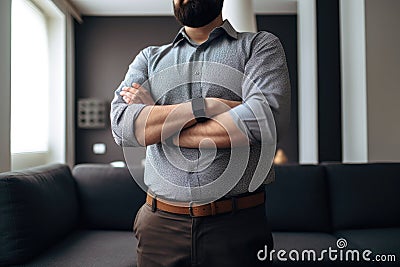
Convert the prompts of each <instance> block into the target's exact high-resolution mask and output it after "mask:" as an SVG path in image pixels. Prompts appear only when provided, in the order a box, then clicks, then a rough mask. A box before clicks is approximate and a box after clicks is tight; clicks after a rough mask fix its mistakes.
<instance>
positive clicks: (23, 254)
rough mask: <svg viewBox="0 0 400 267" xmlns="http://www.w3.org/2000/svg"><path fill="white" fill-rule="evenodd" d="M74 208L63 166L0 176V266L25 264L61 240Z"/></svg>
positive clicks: (74, 214) (70, 184) (74, 218)
mask: <svg viewBox="0 0 400 267" xmlns="http://www.w3.org/2000/svg"><path fill="white" fill-rule="evenodd" d="M78 208H79V207H78V201H77V192H76V185H75V182H74V180H73V178H72V175H71V171H70V169H69V167H68V166H66V165H61V164H53V165H47V166H42V167H37V168H32V169H28V170H24V171H19V172H8V173H2V174H0V215H1V216H0V266H4V265H11V264H20V263H23V262H25V261H28V260H29V259H31V258H32V257H34V256H36V255H37V254H39V253H40V252H42V251H44V250H45V249H46V248H48V247H49V246H51V245H52V244H53V243H55V242H56V241H57V240H59V239H61V238H62V237H64V236H65V235H66V234H67V233H68V232H70V231H71V229H72V228H74V227H75V226H76V223H77V220H78V214H79V210H78Z"/></svg>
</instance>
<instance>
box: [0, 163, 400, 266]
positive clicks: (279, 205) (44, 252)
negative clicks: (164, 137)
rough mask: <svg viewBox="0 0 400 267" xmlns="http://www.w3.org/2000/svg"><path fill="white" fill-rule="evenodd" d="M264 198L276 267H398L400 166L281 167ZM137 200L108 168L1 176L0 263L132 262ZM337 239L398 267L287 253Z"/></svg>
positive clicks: (134, 189)
mask: <svg viewBox="0 0 400 267" xmlns="http://www.w3.org/2000/svg"><path fill="white" fill-rule="evenodd" d="M136 171H137V173H136V174H135V175H142V171H143V170H141V169H138V170H136ZM266 192H267V196H266V200H267V214H268V219H269V222H270V224H271V228H272V230H273V236H274V241H275V248H274V249H275V250H276V251H278V250H285V251H286V252H287V253H286V255H284V257H283V258H286V261H282V260H279V259H278V257H277V253H274V254H273V256H274V266H400V164H395V163H392V164H390V163H385V164H356V165H344V164H328V165H317V166H306V165H303V166H297V165H296V166H280V167H277V168H276V181H275V182H274V183H273V184H271V185H268V186H267V187H266ZM144 198H145V194H144V192H143V191H142V190H141V189H140V188H139V187H138V186H137V185H136V183H135V182H134V180H133V179H132V178H131V175H130V173H129V171H128V170H127V169H126V168H114V167H111V166H109V165H101V164H84V165H77V166H76V167H75V168H74V169H73V170H72V172H71V171H70V169H69V168H68V167H67V166H65V165H50V166H43V167H39V168H34V169H30V170H26V171H22V172H13V173H3V174H0V266H10V265H20V266H61V267H62V266H68V267H69V266H85V267H86V266H115V267H118V266H121V267H122V266H136V264H135V261H136V251H135V250H136V245H137V244H136V239H135V237H134V235H133V233H132V224H133V220H134V217H135V214H136V212H137V210H138V209H139V207H140V206H141V205H142V203H144ZM227 238H228V237H227ZM339 238H344V239H345V240H346V241H347V246H346V247H345V248H343V249H342V251H344V252H343V253H345V252H346V249H351V250H355V249H357V250H359V251H361V252H362V251H363V250H365V249H369V250H371V251H372V252H373V253H374V254H373V255H371V256H370V257H371V258H373V257H374V256H375V255H376V254H383V255H385V256H387V255H395V257H396V260H397V262H386V263H384V264H383V263H382V262H377V261H370V262H366V261H362V260H361V261H345V260H342V261H340V260H336V261H331V260H329V259H328V258H327V257H324V259H323V261H309V260H306V261H294V260H291V259H290V257H289V256H288V254H289V253H290V252H291V251H292V250H297V251H299V252H300V253H301V252H302V251H304V250H310V249H313V250H315V251H317V252H318V253H319V252H321V251H322V250H324V249H328V248H329V247H331V248H332V249H338V247H337V240H338V239H339ZM261 249H263V248H260V250H261ZM291 255H292V256H294V257H295V256H296V255H295V254H291ZM255 256H256V255H255ZM281 256H282V255H281ZM317 256H320V255H317ZM281 258H282V257H281ZM249 267H250V266H249Z"/></svg>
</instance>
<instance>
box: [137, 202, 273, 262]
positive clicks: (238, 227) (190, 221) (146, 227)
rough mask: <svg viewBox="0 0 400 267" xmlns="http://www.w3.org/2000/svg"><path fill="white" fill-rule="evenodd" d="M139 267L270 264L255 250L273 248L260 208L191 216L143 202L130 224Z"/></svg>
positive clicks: (263, 213)
mask: <svg viewBox="0 0 400 267" xmlns="http://www.w3.org/2000/svg"><path fill="white" fill-rule="evenodd" d="M133 230H134V233H135V236H136V238H137V239H138V248H137V256H138V267H214V266H215V267H223V266H229V267H236V266H237V267H256V266H270V263H268V262H266V261H260V260H258V258H257V252H258V251H259V250H261V249H263V248H264V246H265V245H267V246H268V249H272V246H273V240H272V235H271V230H270V228H269V226H268V224H267V220H266V216H265V207H264V205H260V206H257V207H254V208H249V209H245V210H239V211H236V212H234V213H227V214H221V215H216V216H208V217H197V218H192V217H190V216H186V215H177V214H172V213H167V212H164V211H159V210H157V211H155V212H153V211H152V210H151V207H150V206H149V205H148V204H144V205H143V206H142V207H141V209H140V210H139V211H138V213H137V215H136V219H135V223H134V228H133Z"/></svg>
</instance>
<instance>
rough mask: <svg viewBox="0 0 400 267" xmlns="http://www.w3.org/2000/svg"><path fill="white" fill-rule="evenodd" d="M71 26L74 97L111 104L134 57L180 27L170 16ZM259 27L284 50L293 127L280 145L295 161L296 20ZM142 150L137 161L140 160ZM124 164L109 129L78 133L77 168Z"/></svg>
mask: <svg viewBox="0 0 400 267" xmlns="http://www.w3.org/2000/svg"><path fill="white" fill-rule="evenodd" d="M83 21H84V23H83V24H75V35H76V36H75V42H76V98H77V99H79V98H87V97H96V98H100V99H103V100H105V101H107V102H111V100H112V98H113V92H114V90H115V89H116V87H117V86H118V85H119V83H120V82H121V80H122V79H123V77H124V75H125V73H126V71H127V68H128V65H129V64H130V63H131V61H132V60H133V58H134V57H135V55H136V54H137V53H138V52H139V51H140V50H141V49H143V48H144V47H147V46H149V45H160V44H164V43H169V42H171V41H172V40H173V38H174V37H175V35H176V33H177V31H178V30H179V28H180V26H179V24H178V23H177V22H176V21H175V18H174V17H84V18H83ZM257 22H258V28H259V29H260V30H268V31H271V32H273V33H274V34H275V35H277V36H278V37H279V38H280V39H281V41H282V43H283V46H284V47H285V50H286V54H287V59H288V65H289V71H290V75H291V80H292V88H293V92H294V94H293V101H292V102H293V112H292V124H291V128H290V131H289V132H288V135H287V136H286V137H285V138H284V139H283V140H282V142H281V144H280V146H281V147H283V148H284V150H285V152H286V153H287V155H288V156H289V160H290V161H292V162H297V161H298V141H297V140H298V138H297V137H298V133H297V32H296V29H297V22H296V16H293V15H290V16H257ZM94 143H105V144H106V145H107V153H106V154H105V155H95V154H93V152H92V145H93V144H94ZM143 155H144V154H143V150H139V151H138V157H143ZM115 160H123V154H122V150H121V148H120V147H118V146H117V145H116V144H115V143H114V140H113V139H112V136H111V130H110V127H107V129H101V130H85V129H79V128H77V130H76V163H83V162H96V163H97V162H98V163H109V162H111V161H115Z"/></svg>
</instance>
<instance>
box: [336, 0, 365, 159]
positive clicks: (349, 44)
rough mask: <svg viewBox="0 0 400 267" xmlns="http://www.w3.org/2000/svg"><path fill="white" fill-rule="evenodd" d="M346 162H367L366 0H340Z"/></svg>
mask: <svg viewBox="0 0 400 267" xmlns="http://www.w3.org/2000/svg"><path fill="white" fill-rule="evenodd" d="M340 9H341V10H340V13H341V21H340V25H341V50H342V126H343V162H367V161H368V138H367V79H366V77H367V76H366V36H365V1H364V0H352V1H349V0H341V1H340Z"/></svg>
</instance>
